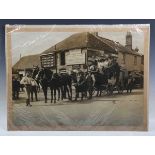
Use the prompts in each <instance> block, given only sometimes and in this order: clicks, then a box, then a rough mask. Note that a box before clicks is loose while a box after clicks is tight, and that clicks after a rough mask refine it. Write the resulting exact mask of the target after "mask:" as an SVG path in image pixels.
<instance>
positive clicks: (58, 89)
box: [57, 87, 60, 101]
mask: <svg viewBox="0 0 155 155" xmlns="http://www.w3.org/2000/svg"><path fill="white" fill-rule="evenodd" d="M57 91H58V101H59V100H60V88H59V87H58V88H57Z"/></svg>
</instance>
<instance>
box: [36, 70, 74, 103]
mask: <svg viewBox="0 0 155 155" xmlns="http://www.w3.org/2000/svg"><path fill="white" fill-rule="evenodd" d="M38 79H39V81H40V84H41V86H42V89H43V92H44V96H45V103H47V90H48V88H50V90H51V103H52V102H53V100H54V103H56V96H57V94H58V99H57V100H58V101H59V100H60V94H61V99H62V100H63V99H64V98H66V93H68V98H69V99H70V100H71V99H72V88H71V87H72V79H71V76H70V75H68V74H67V73H65V74H60V75H59V74H58V73H53V72H52V71H51V70H50V69H48V68H43V69H41V70H40V71H39V73H38Z"/></svg>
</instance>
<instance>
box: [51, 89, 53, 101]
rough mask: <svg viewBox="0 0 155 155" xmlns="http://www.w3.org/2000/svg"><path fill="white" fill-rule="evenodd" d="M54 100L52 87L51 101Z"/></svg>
mask: <svg viewBox="0 0 155 155" xmlns="http://www.w3.org/2000/svg"><path fill="white" fill-rule="evenodd" d="M52 102H53V88H52V87H51V103H52Z"/></svg>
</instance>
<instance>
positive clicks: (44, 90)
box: [43, 87, 47, 103]
mask: <svg viewBox="0 0 155 155" xmlns="http://www.w3.org/2000/svg"><path fill="white" fill-rule="evenodd" d="M43 92H44V96H45V103H47V87H43Z"/></svg>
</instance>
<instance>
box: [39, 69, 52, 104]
mask: <svg viewBox="0 0 155 155" xmlns="http://www.w3.org/2000/svg"><path fill="white" fill-rule="evenodd" d="M52 75H53V72H52V71H51V70H50V69H46V68H42V69H41V70H40V71H39V73H38V77H37V80H39V82H40V84H41V86H42V89H43V93H44V96H45V103H47V90H48V88H50V89H51V102H52V101H53V100H52V99H53V95H52V93H53V91H52V86H51V79H52Z"/></svg>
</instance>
